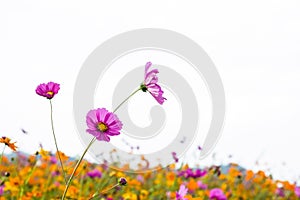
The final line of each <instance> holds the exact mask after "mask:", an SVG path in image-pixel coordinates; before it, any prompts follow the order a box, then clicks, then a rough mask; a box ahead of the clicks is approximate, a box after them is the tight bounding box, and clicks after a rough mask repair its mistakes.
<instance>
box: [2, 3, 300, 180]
mask: <svg viewBox="0 0 300 200" xmlns="http://www.w3.org/2000/svg"><path fill="white" fill-rule="evenodd" d="M299 10H300V2H299V1H298V0H294V1H292V0H286V1H278V0H270V1H261V0H260V1H259V0H253V1H247V2H246V1H240V0H235V1H233V0H229V1H209V2H208V1H206V2H203V1H198V0H193V1H176V0H152V1H141V0H135V1H129V0H128V1H106V2H104V1H75V0H72V1H71V0H70V1H61V0H59V1H58V0H51V1H40V0H38V1H21V0H16V1H4V0H1V1H0V135H3V136H9V137H11V138H12V139H13V140H15V141H17V145H18V146H19V150H21V151H26V152H29V153H33V152H34V151H35V150H37V149H38V145H39V143H40V142H41V143H42V144H43V145H44V147H45V148H46V149H49V150H54V144H53V140H52V135H51V129H50V122H49V105H48V101H47V100H46V99H43V98H41V97H39V96H37V95H36V94H35V91H34V90H35V88H36V86H37V85H38V84H39V83H43V82H48V81H50V80H52V81H55V82H58V83H61V90H60V93H59V95H57V96H56V97H55V99H54V109H55V127H56V132H57V138H58V143H59V146H60V147H61V149H62V151H64V152H65V153H66V154H68V155H78V154H80V153H81V152H82V150H83V146H82V145H81V143H80V141H79V139H78V137H77V133H76V132H75V127H74V124H73V113H72V109H73V108H72V106H73V105H72V101H73V89H74V83H75V80H76V76H77V74H78V72H79V69H80V67H81V65H82V63H83V62H84V60H85V59H86V57H87V56H88V55H89V54H90V53H91V52H92V51H93V50H94V49H95V48H96V47H97V46H99V45H100V44H101V43H102V42H104V41H105V40H107V39H108V38H110V37H112V36H114V35H117V34H119V33H122V32H125V31H129V30H132V29H138V28H164V29H170V30H174V31H176V32H180V33H182V34H184V35H186V36H188V37H189V38H191V39H193V40H194V41H196V42H197V43H198V44H199V45H201V46H202V47H203V48H204V50H205V51H206V52H207V53H208V54H209V56H210V57H211V58H212V59H213V61H214V63H215V65H216V66H217V69H218V71H219V73H220V76H221V77H222V80H223V83H224V87H225V93H226V99H227V114H226V122H225V126H224V130H223V134H222V138H221V139H220V141H219V142H218V145H217V147H216V149H215V152H216V154H215V161H212V159H211V158H207V159H206V160H203V161H201V163H203V164H210V163H211V162H214V163H226V162H229V161H234V162H238V163H239V164H241V165H242V166H245V167H247V168H252V169H254V170H257V169H264V170H268V169H269V168H270V169H271V172H272V173H273V174H274V175H275V178H280V179H288V180H291V181H296V180H298V176H299V174H300V171H299V169H300V159H299V155H298V153H299V152H300V145H299V141H300V136H299V130H300V128H299V121H300V116H299V113H300V104H299V102H300V95H299V89H300V78H299V76H300V61H299V56H300V55H299V54H300V12H299ZM20 128H24V129H26V130H27V131H28V135H24V134H22V133H21V131H20ZM7 152H8V151H7ZM228 155H232V156H233V157H232V158H231V159H229V158H228ZM256 161H258V164H259V165H255V163H256Z"/></svg>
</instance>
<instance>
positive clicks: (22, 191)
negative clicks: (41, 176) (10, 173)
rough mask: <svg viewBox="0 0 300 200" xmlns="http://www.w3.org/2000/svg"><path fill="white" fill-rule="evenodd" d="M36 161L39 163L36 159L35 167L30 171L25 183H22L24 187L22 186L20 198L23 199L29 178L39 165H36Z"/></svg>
mask: <svg viewBox="0 0 300 200" xmlns="http://www.w3.org/2000/svg"><path fill="white" fill-rule="evenodd" d="M36 163H37V160H36V161H35V163H34V166H33V168H32V169H31V171H30V172H29V174H28V176H27V178H26V179H25V181H24V183H23V185H22V187H21V190H20V193H19V198H20V199H22V197H23V194H24V188H25V186H26V185H27V184H28V182H29V179H30V178H31V176H32V174H33V172H34V171H35V169H36V167H37V166H36Z"/></svg>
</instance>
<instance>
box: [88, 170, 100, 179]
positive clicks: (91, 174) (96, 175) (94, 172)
mask: <svg viewBox="0 0 300 200" xmlns="http://www.w3.org/2000/svg"><path fill="white" fill-rule="evenodd" d="M87 175H88V176H89V177H90V178H101V177H102V173H101V172H100V171H99V170H98V169H94V170H92V171H89V172H88V173H87Z"/></svg>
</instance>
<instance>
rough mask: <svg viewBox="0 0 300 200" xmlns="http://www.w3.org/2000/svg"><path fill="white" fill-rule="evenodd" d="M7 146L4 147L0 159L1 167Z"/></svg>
mask: <svg viewBox="0 0 300 200" xmlns="http://www.w3.org/2000/svg"><path fill="white" fill-rule="evenodd" d="M5 146H6V145H4V147H3V150H2V153H1V157H0V165H2V159H3V155H4V150H5Z"/></svg>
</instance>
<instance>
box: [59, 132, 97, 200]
mask: <svg viewBox="0 0 300 200" xmlns="http://www.w3.org/2000/svg"><path fill="white" fill-rule="evenodd" d="M95 141H96V137H93V138H92V140H91V141H90V143H89V145H88V146H87V148H86V149H85V150H84V152H83V154H82V156H81V157H80V159H79V160H78V162H77V164H76V166H75V168H74V170H73V172H72V174H71V176H70V178H69V180H68V182H67V185H66V188H65V191H64V194H63V196H62V198H61V199H62V200H64V199H65V198H66V195H67V191H68V189H69V187H70V184H71V182H72V179H73V177H74V175H75V173H76V170H77V169H78V167H79V165H80V163H81V161H82V160H83V157H84V156H85V154H86V153H87V151H88V149H89V148H90V147H91V146H92V144H93V143H94V142H95Z"/></svg>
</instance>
